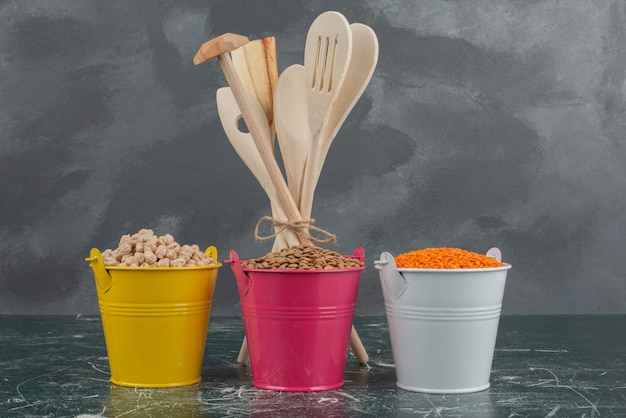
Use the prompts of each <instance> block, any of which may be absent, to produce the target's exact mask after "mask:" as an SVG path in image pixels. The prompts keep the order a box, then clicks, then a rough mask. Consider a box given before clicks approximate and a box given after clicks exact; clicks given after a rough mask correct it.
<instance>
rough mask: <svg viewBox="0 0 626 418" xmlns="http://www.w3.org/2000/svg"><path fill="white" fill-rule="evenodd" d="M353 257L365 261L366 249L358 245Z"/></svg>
mask: <svg viewBox="0 0 626 418" xmlns="http://www.w3.org/2000/svg"><path fill="white" fill-rule="evenodd" d="M352 257H354V258H356V259H357V260H359V261H360V262H364V261H365V250H364V249H363V247H357V248H356V249H355V250H354V253H352Z"/></svg>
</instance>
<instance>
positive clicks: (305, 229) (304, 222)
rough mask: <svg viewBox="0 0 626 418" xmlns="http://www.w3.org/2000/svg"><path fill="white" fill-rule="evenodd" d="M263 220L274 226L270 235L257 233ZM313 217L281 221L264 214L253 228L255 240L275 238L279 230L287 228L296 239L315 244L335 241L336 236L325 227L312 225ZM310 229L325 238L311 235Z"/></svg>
mask: <svg viewBox="0 0 626 418" xmlns="http://www.w3.org/2000/svg"><path fill="white" fill-rule="evenodd" d="M265 222H271V223H272V226H273V227H274V233H273V234H271V235H266V236H261V235H259V228H260V227H261V225H262V224H263V223H265ZM314 222H315V219H313V218H310V219H301V220H299V221H293V222H291V221H283V220H280V219H275V218H272V217H271V216H267V215H266V216H264V217H262V218H261V219H259V222H257V224H256V228H254V238H255V239H256V240H257V241H267V240H270V239H272V238H275V237H276V236H277V235H278V234H280V233H281V232H283V231H285V230H287V229H289V230H291V231H293V232H294V233H295V234H296V236H297V237H298V239H301V241H302V239H304V240H309V241H311V242H314V243H316V244H330V243H333V242H337V236H336V235H335V234H333V233H331V232H328V231H326V230H325V229H322V228H319V227H317V226H314V225H313V223H314ZM310 231H315V232H317V233H318V234H321V235H322V236H325V237H326V238H317V237H314V236H312V235H311V233H310Z"/></svg>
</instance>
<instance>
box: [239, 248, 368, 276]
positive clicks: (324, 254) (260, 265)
mask: <svg viewBox="0 0 626 418" xmlns="http://www.w3.org/2000/svg"><path fill="white" fill-rule="evenodd" d="M363 265H364V264H363V262H362V261H361V260H359V259H358V258H354V257H346V256H343V255H341V254H339V253H338V252H336V251H331V250H327V249H324V248H320V247H317V246H303V245H294V246H292V247H289V248H284V249H282V250H280V251H275V252H270V253H267V254H266V255H265V256H263V257H261V258H255V259H250V260H247V261H245V262H243V263H242V266H243V267H244V268H252V269H270V270H336V269H351V268H359V267H363Z"/></svg>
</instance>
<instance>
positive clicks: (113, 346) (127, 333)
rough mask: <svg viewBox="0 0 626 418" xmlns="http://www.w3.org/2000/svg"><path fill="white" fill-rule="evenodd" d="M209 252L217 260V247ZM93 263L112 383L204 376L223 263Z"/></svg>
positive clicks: (162, 383) (165, 383)
mask: <svg viewBox="0 0 626 418" xmlns="http://www.w3.org/2000/svg"><path fill="white" fill-rule="evenodd" d="M205 253H206V254H207V255H209V256H211V257H213V258H214V259H215V260H217V249H216V248H215V247H213V246H211V247H209V248H207V250H206V251H205ZM86 261H88V262H89V265H90V266H91V268H92V270H93V273H94V278H95V281H96V288H97V290H98V302H99V305H100V314H101V317H102V326H103V328H104V338H105V342H106V347H107V352H108V355H109V365H110V368H111V383H115V384H117V385H121V386H131V387H172V386H185V385H191V384H194V383H197V382H199V381H200V373H201V370H202V360H203V357H204V347H205V345H206V336H207V331H208V327H209V316H210V313H211V303H212V300H213V292H214V290H215V282H216V279H217V272H218V268H219V267H221V266H222V264H221V263H217V264H215V265H212V266H200V267H149V268H136V267H112V266H105V265H104V262H103V260H102V254H101V253H100V251H98V249H96V248H93V249H92V250H91V254H90V257H89V258H87V259H86Z"/></svg>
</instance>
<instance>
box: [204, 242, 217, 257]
mask: <svg viewBox="0 0 626 418" xmlns="http://www.w3.org/2000/svg"><path fill="white" fill-rule="evenodd" d="M204 254H206V255H207V256H209V257H211V258H212V259H213V260H215V261H217V247H215V245H211V246H209V247H207V249H206V250H204Z"/></svg>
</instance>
